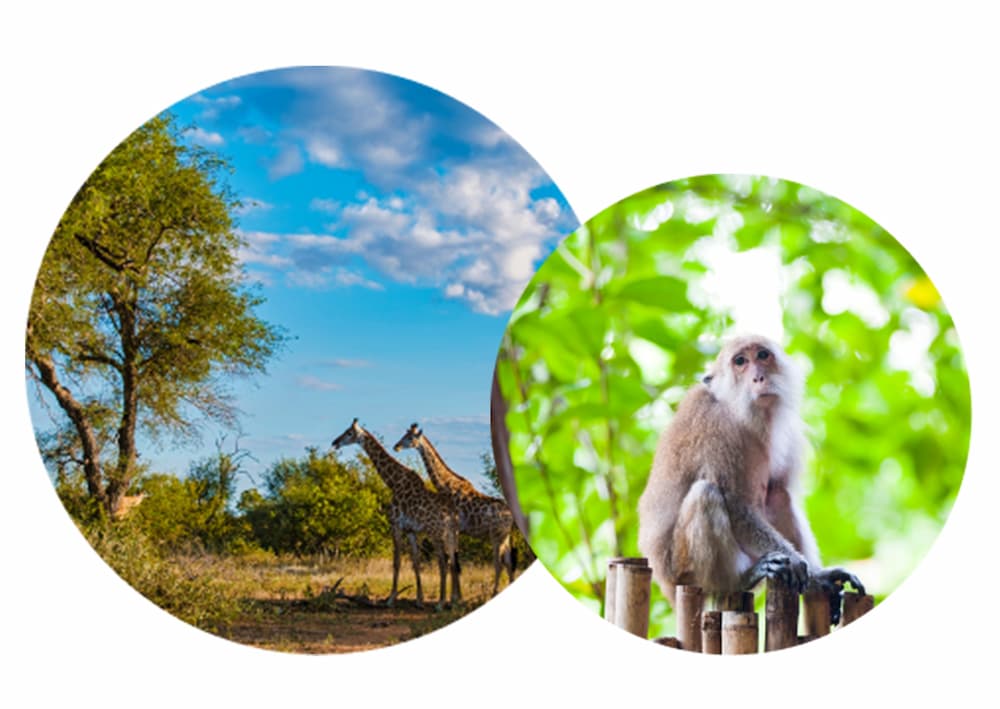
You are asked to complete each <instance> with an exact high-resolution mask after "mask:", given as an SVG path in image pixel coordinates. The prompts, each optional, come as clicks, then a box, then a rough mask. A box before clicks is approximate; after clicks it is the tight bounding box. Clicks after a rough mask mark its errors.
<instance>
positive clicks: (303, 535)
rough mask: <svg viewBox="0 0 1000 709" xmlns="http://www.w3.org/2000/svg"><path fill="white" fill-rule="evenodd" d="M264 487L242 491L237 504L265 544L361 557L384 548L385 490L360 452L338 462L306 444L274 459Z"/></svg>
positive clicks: (386, 534)
mask: <svg viewBox="0 0 1000 709" xmlns="http://www.w3.org/2000/svg"><path fill="white" fill-rule="evenodd" d="M264 490H265V492H264V494H261V492H259V491H258V490H256V489H251V490H248V491H247V492H245V493H244V494H243V496H242V497H241V498H240V502H239V509H240V511H241V512H242V513H243V515H244V517H245V519H246V520H247V522H248V523H249V525H250V527H251V529H252V531H253V535H254V538H255V540H256V541H257V543H258V544H260V545H261V546H262V547H264V548H266V549H270V550H272V551H275V552H290V553H294V554H327V555H332V556H352V557H365V556H375V555H378V554H382V553H385V552H386V551H387V550H388V549H389V548H390V543H391V539H392V535H391V534H390V531H389V522H388V518H387V517H386V514H385V510H386V508H387V506H388V504H389V497H390V495H389V490H388V488H387V487H386V486H385V484H384V483H383V482H382V480H381V479H380V478H379V476H378V475H377V474H376V473H375V472H374V470H372V469H371V468H370V466H369V464H368V463H366V462H365V461H364V460H363V459H361V458H360V457H359V458H358V459H357V460H356V461H352V462H342V461H340V460H337V459H336V458H333V457H330V456H326V455H321V454H320V453H319V452H318V451H317V450H315V449H310V450H309V451H308V452H307V454H306V455H305V456H304V457H303V458H298V459H292V458H286V459H282V460H279V461H277V462H276V463H274V464H273V465H272V466H271V468H270V469H269V470H268V472H267V476H266V478H265V480H264Z"/></svg>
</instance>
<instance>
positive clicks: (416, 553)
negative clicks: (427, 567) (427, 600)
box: [409, 532, 424, 608]
mask: <svg viewBox="0 0 1000 709" xmlns="http://www.w3.org/2000/svg"><path fill="white" fill-rule="evenodd" d="M409 537H410V560H411V561H412V563H413V575H414V576H416V577H417V608H423V607H424V589H423V588H422V587H421V585H420V549H419V547H418V546H417V535H416V533H414V532H410V534H409Z"/></svg>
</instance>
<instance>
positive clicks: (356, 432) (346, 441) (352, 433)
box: [330, 419, 365, 450]
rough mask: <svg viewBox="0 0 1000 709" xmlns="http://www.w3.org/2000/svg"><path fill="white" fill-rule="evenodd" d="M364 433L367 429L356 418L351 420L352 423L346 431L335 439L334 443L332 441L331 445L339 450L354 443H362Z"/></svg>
mask: <svg viewBox="0 0 1000 709" xmlns="http://www.w3.org/2000/svg"><path fill="white" fill-rule="evenodd" d="M364 434H365V429H363V428H361V424H359V423H358V420H357V419H354V420H353V421H351V425H350V426H348V427H347V430H346V431H344V432H343V433H341V434H340V435H339V436H337V437H336V438H334V439H333V443H331V444H330V446H331V447H332V448H333V449H334V450H337V449H339V448H343V447H344V446H349V445H351V444H353V443H361V437H362V436H363V435H364Z"/></svg>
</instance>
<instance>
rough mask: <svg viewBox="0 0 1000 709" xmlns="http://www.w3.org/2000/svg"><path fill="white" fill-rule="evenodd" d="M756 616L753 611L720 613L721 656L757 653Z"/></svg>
mask: <svg viewBox="0 0 1000 709" xmlns="http://www.w3.org/2000/svg"><path fill="white" fill-rule="evenodd" d="M757 640H758V634H757V614H756V613H755V612H753V611H722V654H723V655H750V654H753V653H755V652H757Z"/></svg>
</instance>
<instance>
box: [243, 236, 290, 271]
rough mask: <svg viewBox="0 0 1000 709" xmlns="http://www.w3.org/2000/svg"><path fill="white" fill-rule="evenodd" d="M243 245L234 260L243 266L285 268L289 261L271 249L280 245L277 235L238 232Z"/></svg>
mask: <svg viewBox="0 0 1000 709" xmlns="http://www.w3.org/2000/svg"><path fill="white" fill-rule="evenodd" d="M239 234H240V237H241V238H242V239H243V242H244V245H243V246H241V247H240V248H239V249H238V250H237V252H236V258H237V259H238V260H239V262H240V263H242V264H244V265H250V264H257V265H260V266H270V267H272V268H287V267H288V266H290V265H291V263H292V262H291V259H289V258H288V257H287V256H281V255H280V254H277V253H275V252H274V250H273V248H274V246H275V245H276V244H278V243H280V241H281V237H280V236H279V235H278V234H270V233H267V232H262V231H240V232H239Z"/></svg>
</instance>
